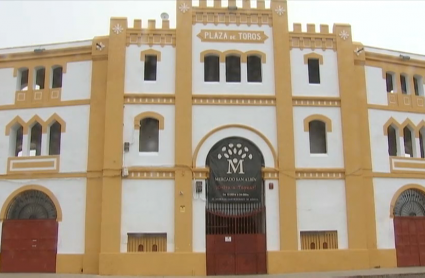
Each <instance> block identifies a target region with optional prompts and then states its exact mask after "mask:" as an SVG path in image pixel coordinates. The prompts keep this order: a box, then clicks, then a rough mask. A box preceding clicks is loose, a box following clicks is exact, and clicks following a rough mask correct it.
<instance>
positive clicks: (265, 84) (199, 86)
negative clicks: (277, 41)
mask: <svg viewBox="0 0 425 278" xmlns="http://www.w3.org/2000/svg"><path fill="white" fill-rule="evenodd" d="M201 30H235V31H264V34H265V35H266V36H267V37H268V39H267V40H265V42H264V43H245V42H243V43H236V42H231V43H229V42H227V43H221V42H213V43H212V42H202V41H201V39H200V38H198V37H197V36H198V34H199V33H200V32H201ZM192 32H193V33H192V36H193V41H192V46H193V48H192V53H193V56H192V67H193V70H192V72H193V83H192V84H193V89H192V90H193V93H194V94H215V95H216V94H232V95H274V55H273V36H272V28H271V27H270V26H268V25H266V24H265V25H263V26H256V25H251V26H249V27H248V26H247V25H245V24H241V25H240V26H236V25H229V26H226V25H225V24H217V25H214V24H211V23H210V24H206V25H203V24H195V25H194V26H193V28H192ZM209 49H213V50H218V51H221V52H225V51H227V50H239V51H242V52H247V51H251V50H257V51H261V52H263V53H265V54H266V63H263V64H262V82H261V83H248V82H247V64H246V63H241V82H239V83H226V63H224V62H223V63H220V82H204V63H201V62H200V57H201V56H200V54H201V52H203V51H205V50H209ZM182 69H183V68H182Z"/></svg>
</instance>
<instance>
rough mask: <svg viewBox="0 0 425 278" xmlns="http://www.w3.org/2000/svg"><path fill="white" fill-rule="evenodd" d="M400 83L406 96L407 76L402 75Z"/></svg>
mask: <svg viewBox="0 0 425 278" xmlns="http://www.w3.org/2000/svg"><path fill="white" fill-rule="evenodd" d="M400 83H401V92H402V93H403V94H405V95H406V94H407V82H406V76H404V75H400Z"/></svg>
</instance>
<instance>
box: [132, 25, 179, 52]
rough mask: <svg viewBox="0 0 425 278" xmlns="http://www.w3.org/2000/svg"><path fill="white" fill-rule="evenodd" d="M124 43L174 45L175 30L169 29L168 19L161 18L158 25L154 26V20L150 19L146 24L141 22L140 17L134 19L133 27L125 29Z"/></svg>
mask: <svg viewBox="0 0 425 278" xmlns="http://www.w3.org/2000/svg"><path fill="white" fill-rule="evenodd" d="M126 36H127V38H126V43H127V46H128V45H130V44H136V45H138V46H140V45H149V46H152V45H160V46H165V45H171V46H173V47H175V46H176V30H175V29H170V21H169V20H168V19H166V20H165V19H163V20H162V24H161V26H160V27H157V26H156V21H155V20H153V19H150V20H148V21H147V25H146V26H145V25H144V24H142V20H141V19H135V20H134V23H133V27H132V28H131V27H128V28H127V29H126Z"/></svg>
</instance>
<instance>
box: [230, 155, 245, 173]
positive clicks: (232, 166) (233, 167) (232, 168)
mask: <svg viewBox="0 0 425 278" xmlns="http://www.w3.org/2000/svg"><path fill="white" fill-rule="evenodd" d="M227 162H229V165H228V168H227V174H232V173H234V174H236V173H238V169H239V173H238V174H245V172H244V171H243V160H242V159H241V160H238V162H237V164H236V165H235V163H233V161H232V160H231V159H228V160H227Z"/></svg>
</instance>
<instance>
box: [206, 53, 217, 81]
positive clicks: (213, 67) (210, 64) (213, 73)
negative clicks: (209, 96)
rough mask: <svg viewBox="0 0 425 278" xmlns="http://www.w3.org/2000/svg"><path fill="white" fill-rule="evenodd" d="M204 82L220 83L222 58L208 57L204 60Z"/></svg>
mask: <svg viewBox="0 0 425 278" xmlns="http://www.w3.org/2000/svg"><path fill="white" fill-rule="evenodd" d="M204 81H205V82H219V81H220V57H218V56H217V55H208V56H205V58H204Z"/></svg>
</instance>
